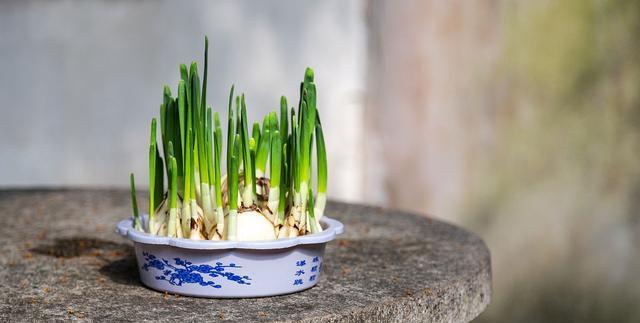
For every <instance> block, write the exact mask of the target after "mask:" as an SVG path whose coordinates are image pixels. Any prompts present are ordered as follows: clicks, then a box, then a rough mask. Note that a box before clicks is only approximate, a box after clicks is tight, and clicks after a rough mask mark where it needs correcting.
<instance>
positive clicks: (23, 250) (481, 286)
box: [0, 190, 491, 322]
mask: <svg viewBox="0 0 640 323" xmlns="http://www.w3.org/2000/svg"><path fill="white" fill-rule="evenodd" d="M129 203H130V202H129V193H128V192H127V191H122V190H17V191H16V190H5V191H0V214H1V215H0V233H1V234H0V286H2V293H1V295H0V321H3V322H7V321H43V320H47V321H54V320H58V321H60V320H89V321H136V322H138V321H178V320H180V321H196V320H197V321H203V320H206V321H218V320H224V321H229V322H246V321H265V322H266V321H270V322H271V321H296V322H307V321H309V322H375V321H384V322H410V321H415V322H465V321H470V320H471V319H473V318H474V317H476V316H477V315H478V314H479V313H481V312H482V311H483V310H484V309H485V307H486V306H487V304H488V303H489V301H490V298H491V264H490V255H489V250H488V249H487V247H486V246H485V244H484V243H483V242H482V240H481V239H480V238H478V237H477V236H475V235H474V234H472V233H470V232H468V231H465V230H463V229H460V228H458V227H456V226H453V225H450V224H447V223H443V222H440V221H437V220H435V219H431V218H426V217H420V216H416V215H412V214H408V213H403V212H398V211H390V210H385V209H380V208H373V207H367V206H358V205H350V204H343V203H330V204H329V205H328V209H327V211H326V214H327V215H329V216H331V217H334V218H336V219H338V220H340V221H342V222H343V223H344V224H345V230H346V232H345V234H344V235H342V236H341V237H340V238H339V239H338V240H337V241H335V242H332V243H331V244H329V246H328V247H327V253H326V263H325V267H324V272H323V276H322V279H321V281H320V282H319V284H318V286H316V287H314V288H312V289H310V290H307V291H304V292H302V293H298V294H292V295H287V296H278V297H271V298H259V299H236V300H215V299H199V298H189V297H179V296H175V295H166V294H162V293H158V292H155V291H152V290H149V289H147V288H145V287H143V286H142V285H141V284H140V283H139V281H138V277H137V270H136V263H135V259H134V256H133V253H132V246H131V244H130V243H129V242H128V241H125V240H123V239H122V238H121V237H119V236H117V235H116V234H115V232H114V225H115V223H116V221H117V220H120V219H122V218H125V217H127V215H128V214H130V204H129ZM139 203H140V205H145V204H146V203H147V201H146V199H142V198H140V200H139Z"/></svg>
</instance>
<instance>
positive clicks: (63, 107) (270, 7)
mask: <svg viewBox="0 0 640 323" xmlns="http://www.w3.org/2000/svg"><path fill="white" fill-rule="evenodd" d="M638 31H640V2H639V1H636V0H597V1H596V0H563V1H547V0H543V1H526V0H502V1H501V0H486V1H462V0H449V1H438V0H424V1H366V0H353V1H341V0H335V1H323V2H316V1H294V0H291V1H269V2H264V1H215V2H211V1H189V2H178V1H125V0H118V1H107V0H102V1H92V2H87V1H79V0H68V1H62V0H59V1H58V0H56V1H6V0H5V1H0V100H1V101H2V104H1V105H0V112H1V113H2V117H0V137H1V138H2V139H1V140H0V151H1V153H0V156H1V157H2V158H0V187H4V188H7V187H33V186H38V187H40V186H46V187H59V186H74V187H122V188H126V187H127V185H128V181H127V177H128V174H129V172H131V171H133V172H135V173H136V175H137V177H138V183H146V182H147V178H146V158H147V149H148V147H147V144H148V131H149V124H150V120H151V118H152V117H153V116H157V114H158V109H159V105H160V103H161V98H162V97H161V94H162V86H163V85H164V84H168V85H170V86H171V87H172V89H173V90H174V91H175V89H176V86H177V81H178V78H179V73H178V65H179V63H189V62H191V61H192V60H196V61H198V62H199V63H200V64H202V63H201V62H202V49H203V37H204V35H208V36H209V39H210V53H209V55H210V68H209V77H210V78H209V86H208V93H209V99H208V101H209V102H210V103H211V104H212V105H213V107H214V109H218V110H219V111H221V112H223V115H225V113H224V110H225V106H226V100H227V96H228V90H229V87H230V86H231V84H235V85H236V89H237V90H240V91H243V92H245V93H246V95H247V99H248V100H247V105H248V108H249V114H250V117H253V118H254V120H255V118H257V117H258V116H259V115H262V114H263V113H265V112H266V111H269V110H273V109H276V108H277V107H278V103H279V96H280V95H282V94H284V95H286V96H287V97H288V98H289V101H290V102H296V101H297V91H298V85H299V82H300V80H301V79H302V76H303V73H304V68H305V67H306V66H311V67H313V68H314V69H315V71H316V82H317V84H318V90H319V99H318V100H319V102H318V104H319V109H320V113H321V114H322V117H323V125H324V127H325V128H326V130H325V133H326V136H327V138H326V139H327V148H328V150H329V158H330V160H329V171H330V183H329V195H330V197H331V198H333V199H335V200H343V201H350V202H358V203H367V204H375V205H382V206H386V207H392V208H400V209H406V210H411V211H416V212H420V213H422V214H432V215H435V216H437V217H440V218H444V219H446V220H448V221H450V222H454V223H458V224H461V225H463V226H465V227H467V228H470V229H471V230H473V231H475V232H477V233H478V234H479V235H480V236H482V237H483V238H484V240H485V241H486V242H487V244H488V246H489V248H490V249H491V252H492V261H493V278H494V294H493V302H492V304H491V305H490V307H489V308H488V310H487V311H486V312H485V313H484V314H483V315H481V316H480V317H479V318H478V319H476V321H477V322H568V321H582V322H639V321H640V308H639V307H638V306H637V305H638V304H640V259H639V257H638V255H639V254H640V167H639V166H638V164H639V162H638V160H639V157H640V37H638ZM200 66H202V65H200ZM140 185H141V186H144V185H143V184H140Z"/></svg>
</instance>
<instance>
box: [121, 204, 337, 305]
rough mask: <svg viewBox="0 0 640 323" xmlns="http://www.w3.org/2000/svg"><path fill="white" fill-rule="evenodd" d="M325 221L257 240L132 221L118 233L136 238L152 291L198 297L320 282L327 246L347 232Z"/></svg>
mask: <svg viewBox="0 0 640 323" xmlns="http://www.w3.org/2000/svg"><path fill="white" fill-rule="evenodd" d="M146 220H147V217H146V216H145V217H143V224H145V225H146V222H147V221H146ZM320 223H321V225H322V227H323V228H324V231H322V232H320V233H315V234H310V235H305V236H301V237H297V238H287V239H279V240H273V241H252V242H241V241H196V240H188V239H180V238H168V237H160V236H154V235H150V234H148V233H145V232H141V231H138V230H134V229H133V226H132V225H133V221H132V220H131V219H129V220H123V221H120V222H119V223H118V225H117V232H118V233H119V234H120V235H122V236H123V237H126V238H128V239H130V240H132V241H133V243H134V247H135V253H136V258H137V261H138V271H139V272H140V280H141V281H142V283H143V284H144V285H146V286H148V287H150V288H152V289H155V290H159V291H163V292H165V291H166V292H169V293H172V294H180V295H187V296H198V297H215V298H239V297H262V296H274V295H282V294H289V293H295V292H299V291H302V290H305V289H308V288H311V287H313V286H315V285H316V284H317V283H318V280H319V279H320V273H321V271H322V264H323V261H324V258H323V257H324V248H325V245H326V244H327V242H329V241H331V240H334V239H335V238H336V235H339V234H341V233H342V232H343V231H344V227H343V225H342V223H340V222H338V221H336V220H333V219H330V218H327V217H323V218H322V219H321V220H320Z"/></svg>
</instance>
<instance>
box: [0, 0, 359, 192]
mask: <svg viewBox="0 0 640 323" xmlns="http://www.w3.org/2000/svg"><path fill="white" fill-rule="evenodd" d="M361 7H362V5H361V3H360V1H339V0H338V1H323V2H316V1H269V2H262V1H216V2H212V1H186V2H185V1H91V2H87V1H3V2H0V42H1V45H0V100H1V101H2V104H1V105H0V111H1V113H2V117H1V118H0V137H1V138H2V140H1V141H0V142H1V144H0V145H1V146H0V147H1V151H2V153H1V154H2V155H1V156H2V158H0V186H15V185H19V186H31V185H46V186H58V185H81V186H126V185H127V183H128V182H127V176H128V173H129V172H131V171H133V172H135V173H136V175H137V176H138V182H139V183H141V186H144V183H146V182H147V177H146V167H147V166H146V156H147V149H148V148H147V145H148V131H149V124H150V120H151V118H152V117H153V116H156V115H157V111H158V107H159V104H160V102H161V94H162V86H163V85H164V84H169V85H171V87H172V89H174V90H175V88H176V86H177V81H178V77H179V74H178V65H179V63H183V62H184V63H189V62H190V61H192V60H198V61H199V62H200V63H201V61H202V55H203V53H202V51H203V38H204V35H208V36H209V39H210V53H209V55H210V68H209V73H210V74H209V76H210V79H209V80H210V83H209V86H208V93H209V102H210V103H211V104H212V105H213V107H214V110H215V109H218V110H220V111H221V112H222V111H224V110H226V100H227V97H228V91H229V87H230V85H231V84H232V83H235V84H236V89H238V90H241V91H244V92H245V93H246V95H247V105H248V108H249V116H250V118H252V119H253V120H258V119H257V118H258V117H260V118H261V115H262V114H263V113H265V112H267V111H268V110H271V109H276V108H278V107H279V97H280V95H281V94H285V95H287V97H288V98H289V100H290V102H297V97H298V96H297V90H298V85H299V82H300V81H301V79H302V76H303V73H304V68H305V67H306V66H311V67H313V68H314V69H315V71H316V78H317V83H318V87H319V104H320V109H321V113H322V116H323V119H324V124H326V127H328V129H327V131H326V132H327V145H328V149H329V156H330V161H329V167H330V171H331V172H332V174H331V178H332V181H331V183H330V187H329V192H331V194H332V195H333V196H334V197H338V198H343V199H351V200H353V199H355V198H357V197H358V192H359V191H360V190H359V187H358V185H360V184H359V183H360V182H361V181H360V179H359V178H360V172H359V170H358V163H357V162H358V159H357V158H358V156H359V154H358V153H357V152H356V151H355V150H353V149H344V148H345V147H347V146H353V147H355V149H357V146H358V143H359V140H360V136H361V135H360V132H361V127H360V125H359V123H358V122H359V120H360V115H361V113H362V111H361V109H362V108H361V97H362V95H361V92H362V91H363V83H364V81H363V79H364V75H363V74H364V65H365V62H364V48H365V45H364V44H365V34H364V27H365V26H364V17H363V15H362V9H361ZM199 67H200V70H201V71H202V67H203V66H202V64H199ZM223 115H226V113H223ZM341 116H342V117H341ZM338 164H340V165H341V167H340V168H339V169H338V167H336V166H337V165H338ZM343 166H344V167H343Z"/></svg>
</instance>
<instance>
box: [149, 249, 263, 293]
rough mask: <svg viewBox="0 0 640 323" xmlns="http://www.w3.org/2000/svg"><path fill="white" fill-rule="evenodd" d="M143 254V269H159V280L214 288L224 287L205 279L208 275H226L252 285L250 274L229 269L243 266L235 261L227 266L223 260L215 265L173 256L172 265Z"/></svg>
mask: <svg viewBox="0 0 640 323" xmlns="http://www.w3.org/2000/svg"><path fill="white" fill-rule="evenodd" d="M142 255H143V256H144V260H145V263H144V265H142V269H144V270H145V271H149V268H155V269H157V270H158V271H160V272H161V274H160V275H158V276H155V278H156V279H157V280H166V281H167V282H169V283H170V284H171V285H176V286H182V285H183V284H198V285H200V286H211V287H213V288H221V287H222V285H220V284H218V283H216V282H215V281H213V280H205V277H206V276H209V277H211V278H218V277H224V278H226V279H227V280H229V281H232V282H235V283H237V284H240V285H251V283H250V282H249V280H251V278H249V276H240V275H237V274H234V273H233V272H230V271H227V269H228V268H242V267H241V266H238V265H236V264H234V263H230V264H228V265H226V266H225V265H224V264H223V263H221V262H216V265H215V266H211V265H207V264H202V265H194V264H193V263H191V262H189V261H186V260H182V259H180V258H173V260H174V262H175V265H172V264H170V263H169V261H167V260H166V259H161V258H157V257H156V256H154V255H152V254H150V253H148V252H143V253H142ZM202 274H204V275H205V277H203V275H202Z"/></svg>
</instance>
